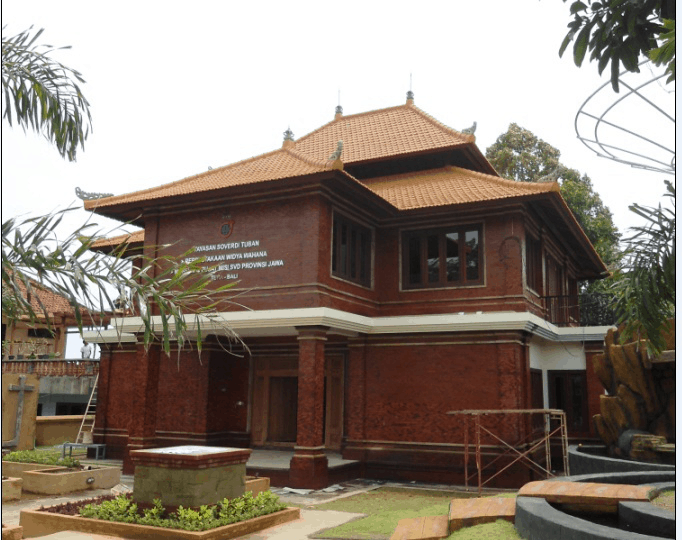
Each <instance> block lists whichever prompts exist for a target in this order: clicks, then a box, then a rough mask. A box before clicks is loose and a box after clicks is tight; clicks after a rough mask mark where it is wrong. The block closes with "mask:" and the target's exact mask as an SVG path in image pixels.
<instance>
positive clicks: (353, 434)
mask: <svg viewBox="0 0 682 540" xmlns="http://www.w3.org/2000/svg"><path fill="white" fill-rule="evenodd" d="M366 354H367V336H360V337H357V338H350V339H349V340H348V389H347V396H348V402H347V403H346V409H345V411H346V412H345V414H346V419H347V424H346V426H347V444H346V446H345V447H344V449H343V458H344V459H358V460H365V459H366V456H365V452H364V450H362V449H361V448H362V447H363V446H364V441H365V439H366V438H367V437H366V436H365V399H366V393H365V380H366V364H365V359H366Z"/></svg>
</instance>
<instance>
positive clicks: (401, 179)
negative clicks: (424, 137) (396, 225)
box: [362, 166, 559, 210]
mask: <svg viewBox="0 0 682 540" xmlns="http://www.w3.org/2000/svg"><path fill="white" fill-rule="evenodd" d="M362 182H363V183H364V184H365V185H366V186H367V187H368V188H369V189H370V190H371V191H373V192H374V193H376V194H377V195H378V196H379V197H381V198H382V199H385V200H386V201H388V202H389V203H390V204H392V205H393V206H395V207H396V208H397V209H398V210H410V209H414V208H425V207H429V206H445V205H450V204H465V203H472V202H482V201H491V200H494V199H506V198H512V197H521V196H524V195H532V194H536V193H548V192H550V191H557V192H558V191H559V184H557V183H556V182H551V183H534V182H515V181H514V180H505V179H504V178H500V177H498V176H492V175H490V174H485V173H480V172H475V171H470V170H468V169H462V168H460V167H451V166H450V167H443V168H440V169H433V170H429V171H425V172H419V173H413V172H411V173H402V174H396V175H391V176H383V177H380V178H371V179H366V180H363V181H362Z"/></svg>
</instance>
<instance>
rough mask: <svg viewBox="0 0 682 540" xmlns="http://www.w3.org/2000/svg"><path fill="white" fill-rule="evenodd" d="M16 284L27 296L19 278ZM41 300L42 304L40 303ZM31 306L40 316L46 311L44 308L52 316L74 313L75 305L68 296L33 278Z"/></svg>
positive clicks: (22, 293)
mask: <svg viewBox="0 0 682 540" xmlns="http://www.w3.org/2000/svg"><path fill="white" fill-rule="evenodd" d="M16 284H17V287H19V290H20V291H21V295H22V296H23V297H24V298H26V296H27V293H26V286H25V285H24V283H23V282H22V281H21V280H19V279H18V280H16ZM41 302H42V306H41V305H40V303H41ZM31 307H33V309H34V310H35V312H36V313H37V314H38V315H39V316H40V315H42V314H43V313H44V311H43V310H45V311H47V313H48V314H49V316H50V317H53V316H55V315H71V314H73V306H72V305H71V304H70V303H69V301H68V300H67V299H66V298H64V297H63V296H61V295H59V294H57V293H56V292H53V291H51V290H49V289H47V288H45V287H43V286H41V285H39V284H38V283H36V282H35V281H33V280H31ZM82 309H84V308H82Z"/></svg>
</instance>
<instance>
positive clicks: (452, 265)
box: [445, 232, 460, 281]
mask: <svg viewBox="0 0 682 540" xmlns="http://www.w3.org/2000/svg"><path fill="white" fill-rule="evenodd" d="M445 250H446V257H447V275H448V281H459V279H460V276H459V271H460V264H459V233H456V232H452V233H447V234H446V235H445Z"/></svg>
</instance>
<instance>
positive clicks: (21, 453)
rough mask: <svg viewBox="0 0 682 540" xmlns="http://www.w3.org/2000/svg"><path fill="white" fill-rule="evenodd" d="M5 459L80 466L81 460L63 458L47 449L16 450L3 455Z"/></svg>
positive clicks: (59, 465)
mask: <svg viewBox="0 0 682 540" xmlns="http://www.w3.org/2000/svg"><path fill="white" fill-rule="evenodd" d="M2 459H3V461H12V462H15V463H38V464H40V465H55V466H57V467H69V468H74V467H80V464H81V463H80V461H78V460H77V459H73V458H72V457H65V458H63V459H62V458H61V456H60V455H59V454H57V453H55V452H50V451H46V450H16V451H14V452H10V453H9V454H7V455H5V456H2Z"/></svg>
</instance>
